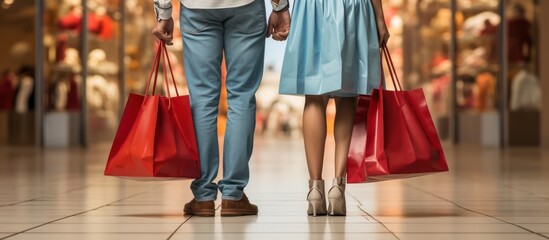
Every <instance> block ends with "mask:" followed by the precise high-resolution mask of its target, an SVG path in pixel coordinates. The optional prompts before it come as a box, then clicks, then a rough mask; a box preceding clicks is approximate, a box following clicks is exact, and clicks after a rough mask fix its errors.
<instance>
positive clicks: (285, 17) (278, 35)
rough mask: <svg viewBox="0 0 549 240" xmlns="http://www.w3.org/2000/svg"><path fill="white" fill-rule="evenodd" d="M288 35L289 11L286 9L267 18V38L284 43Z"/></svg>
mask: <svg viewBox="0 0 549 240" xmlns="http://www.w3.org/2000/svg"><path fill="white" fill-rule="evenodd" d="M289 33H290V11H288V8H286V9H284V10H282V11H280V12H275V11H273V12H272V13H271V16H270V17H269V27H268V28H267V37H271V36H272V37H273V39H274V40H277V41H284V40H286V38H288V34H289Z"/></svg>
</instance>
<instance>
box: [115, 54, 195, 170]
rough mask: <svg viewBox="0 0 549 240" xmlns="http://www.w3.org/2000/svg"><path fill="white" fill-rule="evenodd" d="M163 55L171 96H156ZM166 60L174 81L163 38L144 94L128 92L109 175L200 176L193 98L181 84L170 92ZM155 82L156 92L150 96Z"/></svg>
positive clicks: (154, 88)
mask: <svg viewBox="0 0 549 240" xmlns="http://www.w3.org/2000/svg"><path fill="white" fill-rule="evenodd" d="M164 58H165V59H164ZM161 60H162V62H163V63H164V64H163V70H164V82H165V84H166V92H167V93H168V97H162V96H158V95H155V91H156V80H157V76H158V69H159V66H160V61H161ZM166 61H167V63H166ZM166 65H168V66H169V69H170V73H171V77H172V82H173V84H174V86H175V78H174V76H173V72H172V69H171V65H170V60H169V58H168V52H167V50H166V47H165V45H164V43H160V44H159V45H158V48H157V51H156V55H155V59H154V62H153V69H152V70H151V74H150V76H149V81H148V84H147V88H146V90H145V95H136V94H130V96H129V98H128V101H127V103H126V107H125V109H124V113H123V115H122V119H121V120H120V125H119V126H118V131H117V132H116V136H115V138H114V142H113V145H112V148H111V152H110V154H109V159H108V162H107V166H106V168H105V175H108V176H117V177H128V178H131V179H137V180H163V179H181V178H183V179H185V178H198V177H200V162H199V158H198V148H197V145H196V138H195V133H194V125H193V121H192V115H191V109H190V103H189V97H188V96H180V95H179V92H178V91H177V88H175V92H176V95H177V96H175V97H171V95H170V88H169V81H168V77H167V69H166ZM153 74H154V81H153V80H152V77H153ZM151 82H152V84H153V85H152V86H153V87H152V94H151V95H149V87H150V85H151Z"/></svg>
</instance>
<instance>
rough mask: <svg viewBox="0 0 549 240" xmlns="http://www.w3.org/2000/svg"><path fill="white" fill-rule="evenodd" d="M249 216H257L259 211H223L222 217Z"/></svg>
mask: <svg viewBox="0 0 549 240" xmlns="http://www.w3.org/2000/svg"><path fill="white" fill-rule="evenodd" d="M249 215H257V211H246V210H242V209H221V216H222V217H238V216H249Z"/></svg>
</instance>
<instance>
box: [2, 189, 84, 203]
mask: <svg viewBox="0 0 549 240" xmlns="http://www.w3.org/2000/svg"><path fill="white" fill-rule="evenodd" d="M87 187H88V185H86V186H83V187H78V188H74V189H71V190H68V191H66V192H60V193H56V194H51V195H46V196H40V197H35V198H31V199H27V200H24V201H20V202H15V203H10V204H5V205H0V208H3V207H11V206H16V205H19V204H21V203H26V202H33V201H36V200H38V199H40V198H44V197H49V196H55V195H59V194H64V193H69V192H73V191H76V190H80V189H84V188H87Z"/></svg>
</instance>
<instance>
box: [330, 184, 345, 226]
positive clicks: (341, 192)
mask: <svg viewBox="0 0 549 240" xmlns="http://www.w3.org/2000/svg"><path fill="white" fill-rule="evenodd" d="M345 183H346V179H345V178H344V177H343V178H334V182H333V184H332V188H331V189H330V191H329V192H328V214H329V215H330V216H345V215H347V206H346V204H345Z"/></svg>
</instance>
